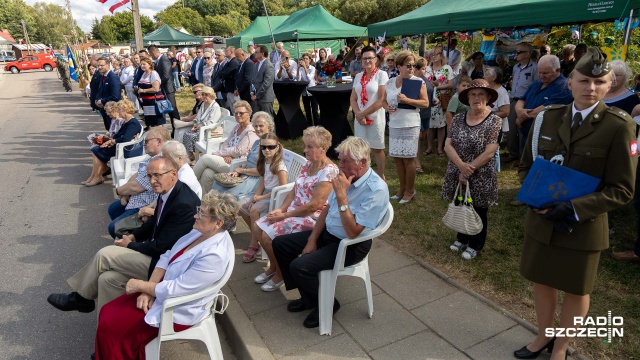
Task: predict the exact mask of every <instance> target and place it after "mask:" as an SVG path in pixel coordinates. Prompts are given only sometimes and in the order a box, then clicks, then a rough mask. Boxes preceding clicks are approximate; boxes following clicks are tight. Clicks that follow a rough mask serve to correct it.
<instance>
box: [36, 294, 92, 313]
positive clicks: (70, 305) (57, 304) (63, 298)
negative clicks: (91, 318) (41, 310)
mask: <svg viewBox="0 0 640 360" xmlns="http://www.w3.org/2000/svg"><path fill="white" fill-rule="evenodd" d="M79 298H80V299H79ZM83 300H84V301H83ZM47 301H48V302H49V304H51V305H52V306H53V307H54V308H56V309H58V310H62V311H76V310H77V311H79V312H81V313H90V312H92V311H93V310H95V309H96V304H95V302H94V301H93V300H86V299H84V298H82V297H81V296H80V295H79V294H78V293H77V292H72V293H70V294H51V295H49V297H47Z"/></svg>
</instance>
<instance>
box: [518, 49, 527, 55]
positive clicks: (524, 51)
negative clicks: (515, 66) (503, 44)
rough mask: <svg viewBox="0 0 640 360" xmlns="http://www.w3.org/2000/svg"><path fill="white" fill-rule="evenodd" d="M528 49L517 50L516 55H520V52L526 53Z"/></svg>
mask: <svg viewBox="0 0 640 360" xmlns="http://www.w3.org/2000/svg"><path fill="white" fill-rule="evenodd" d="M527 52H528V51H526V50H516V55H520V54H524V53H527Z"/></svg>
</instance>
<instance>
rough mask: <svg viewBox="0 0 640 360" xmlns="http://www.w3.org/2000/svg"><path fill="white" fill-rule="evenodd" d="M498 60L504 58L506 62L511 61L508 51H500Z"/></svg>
mask: <svg viewBox="0 0 640 360" xmlns="http://www.w3.org/2000/svg"><path fill="white" fill-rule="evenodd" d="M496 60H502V61H504V62H507V63H508V62H509V54H507V53H500V54H498V55H497V56H496Z"/></svg>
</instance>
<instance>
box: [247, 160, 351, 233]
mask: <svg viewBox="0 0 640 360" xmlns="http://www.w3.org/2000/svg"><path fill="white" fill-rule="evenodd" d="M310 166H311V162H309V161H307V163H306V164H305V165H304V166H303V167H302V170H300V176H298V178H297V179H296V184H295V187H294V188H293V191H295V197H294V198H293V201H292V202H291V204H290V205H289V207H288V208H287V211H292V210H295V209H297V208H298V207H300V206H302V205H304V204H306V203H308V202H309V201H311V198H312V197H313V193H314V192H315V190H316V186H318V184H319V183H320V182H322V181H328V182H331V180H333V178H335V177H336V176H337V175H338V172H339V170H338V166H337V165H336V164H334V163H330V164H328V165H327V166H325V167H323V168H322V169H320V170H318V172H317V173H315V174H314V175H309V167H310ZM326 205H327V203H326V202H325V203H324V204H322V206H321V207H320V208H318V209H317V210H316V211H315V212H314V213H313V214H311V215H309V216H305V217H290V218H286V219H284V220H282V221H279V222H276V223H273V224H271V223H269V221H267V217H266V216H263V217H261V218H260V219H258V221H256V225H258V227H259V228H260V229H262V231H264V232H265V233H266V234H267V235H269V237H270V238H271V239H274V238H275V237H277V236H280V235H286V234H292V233H296V232H300V231H306V230H311V229H313V227H314V226H315V224H316V220H317V219H318V216H320V213H321V212H322V210H323V209H324V207H325V206H326Z"/></svg>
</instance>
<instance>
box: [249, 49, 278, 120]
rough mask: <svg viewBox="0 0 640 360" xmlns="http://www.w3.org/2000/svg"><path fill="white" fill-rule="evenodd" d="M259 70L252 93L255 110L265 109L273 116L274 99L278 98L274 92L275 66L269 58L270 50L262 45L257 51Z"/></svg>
mask: <svg viewBox="0 0 640 360" xmlns="http://www.w3.org/2000/svg"><path fill="white" fill-rule="evenodd" d="M255 55H256V60H258V63H257V70H256V77H255V79H254V81H253V87H254V88H255V91H256V92H255V94H252V95H251V100H253V101H254V102H255V105H256V109H254V112H255V111H265V112H266V113H268V114H269V115H271V116H273V101H274V100H275V98H276V95H275V93H274V92H273V80H274V79H275V68H274V67H273V64H272V63H271V61H269V60H267V59H268V57H269V50H268V49H267V47H266V46H264V45H261V46H260V48H259V49H258V51H256V54H255Z"/></svg>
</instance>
